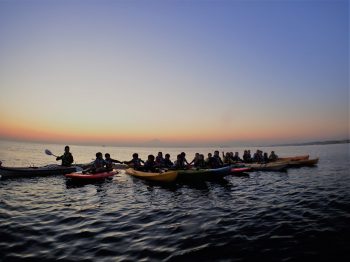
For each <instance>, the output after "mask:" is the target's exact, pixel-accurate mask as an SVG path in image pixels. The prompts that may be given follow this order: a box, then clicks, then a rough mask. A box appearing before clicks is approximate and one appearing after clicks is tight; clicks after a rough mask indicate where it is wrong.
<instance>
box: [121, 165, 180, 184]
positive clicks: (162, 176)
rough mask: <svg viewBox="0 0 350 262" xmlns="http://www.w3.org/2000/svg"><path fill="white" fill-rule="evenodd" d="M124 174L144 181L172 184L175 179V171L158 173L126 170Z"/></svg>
mask: <svg viewBox="0 0 350 262" xmlns="http://www.w3.org/2000/svg"><path fill="white" fill-rule="evenodd" d="M125 173H127V174H128V175H131V176H135V177H138V178H141V179H145V180H151V181H157V182H173V181H175V179H176V178H177V171H167V172H159V173H150V172H142V171H138V170H135V169H133V168H128V169H126V170H125Z"/></svg>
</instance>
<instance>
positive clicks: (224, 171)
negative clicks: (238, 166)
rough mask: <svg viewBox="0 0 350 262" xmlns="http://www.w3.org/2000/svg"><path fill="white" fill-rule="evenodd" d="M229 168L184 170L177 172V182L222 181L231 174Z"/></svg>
mask: <svg viewBox="0 0 350 262" xmlns="http://www.w3.org/2000/svg"><path fill="white" fill-rule="evenodd" d="M231 168H232V167H231V166H225V167H220V168H213V169H194V168H193V169H184V170H178V179H179V180H186V181H188V180H189V181H191V180H217V179H222V178H223V177H224V176H227V175H229V174H230V172H231Z"/></svg>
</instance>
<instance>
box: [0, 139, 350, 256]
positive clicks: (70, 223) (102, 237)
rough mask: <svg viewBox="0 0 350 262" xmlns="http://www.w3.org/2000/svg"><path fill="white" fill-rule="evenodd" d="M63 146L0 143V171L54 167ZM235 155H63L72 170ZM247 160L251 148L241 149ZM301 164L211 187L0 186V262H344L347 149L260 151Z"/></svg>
mask: <svg viewBox="0 0 350 262" xmlns="http://www.w3.org/2000/svg"><path fill="white" fill-rule="evenodd" d="M45 149H49V150H51V151H52V152H53V153H54V154H57V155H58V154H62V153H63V149H64V145H50V144H34V143H20V142H5V141H2V142H0V160H1V161H2V162H3V165H4V166H40V165H47V164H53V163H55V162H56V161H55V158H54V157H53V156H47V155H45V154H44V150H45ZM216 149H218V150H220V151H225V152H226V151H233V152H235V151H239V152H240V154H241V155H242V154H243V150H244V148H122V147H102V146H101V147H92V146H75V145H71V152H72V153H73V156H74V159H75V162H76V163H87V162H90V161H91V160H92V159H94V156H95V153H96V152H98V151H100V152H102V153H106V152H108V153H110V154H111V156H112V158H115V159H118V160H130V159H131V155H132V153H134V152H138V153H139V154H140V156H141V158H143V159H145V158H146V157H147V155H148V154H155V155H156V154H157V152H158V151H162V152H163V154H165V153H170V154H171V158H172V160H175V156H176V155H177V154H178V153H180V152H182V151H184V152H186V153H187V159H188V160H192V158H193V156H194V153H195V152H200V153H203V154H205V155H206V154H207V153H208V152H213V151H214V150H216ZM250 149H251V150H252V151H255V150H256V148H252V147H251V148H250ZM260 149H261V150H263V151H266V152H270V151H271V150H274V151H276V153H277V154H278V155H280V156H290V155H302V154H310V157H311V158H314V157H319V158H320V161H319V164H318V165H317V166H316V167H303V168H294V169H288V170H287V172H251V173H249V175H247V176H242V177H237V176H228V177H226V178H225V179H223V180H220V181H216V182H201V183H196V184H179V183H175V184H172V185H159V184H152V183H149V182H145V181H143V180H139V179H137V178H133V177H130V176H128V175H126V174H125V173H124V172H121V173H120V174H118V175H117V176H115V177H114V178H113V179H112V180H106V181H104V182H99V183H92V184H74V183H71V182H69V181H68V180H67V179H66V178H65V177H64V176H60V175H56V176H48V177H33V178H13V179H2V180H0V261H16V260H21V261H40V260H58V261H59V260H61V261H199V260H201V261H213V260H215V261H257V260H259V261H260V260H267V261H300V260H301V259H318V260H320V261H330V260H334V261H350V260H349V259H350V172H349V170H350V161H349V160H350V158H349V144H336V145H317V146H288V147H273V148H264V147H261V148H260Z"/></svg>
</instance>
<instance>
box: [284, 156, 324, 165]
mask: <svg viewBox="0 0 350 262" xmlns="http://www.w3.org/2000/svg"><path fill="white" fill-rule="evenodd" d="M318 160H319V158H314V159H306V160H292V161H288V166H290V167H301V166H314V165H317V163H318Z"/></svg>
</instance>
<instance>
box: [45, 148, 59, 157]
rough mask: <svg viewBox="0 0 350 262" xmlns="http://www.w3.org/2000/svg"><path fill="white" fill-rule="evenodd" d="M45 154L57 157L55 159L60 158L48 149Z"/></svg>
mask: <svg viewBox="0 0 350 262" xmlns="http://www.w3.org/2000/svg"><path fill="white" fill-rule="evenodd" d="M45 154H46V155H48V156H55V157H58V156H56V155H54V154H52V153H51V151H50V150H48V149H45Z"/></svg>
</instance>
